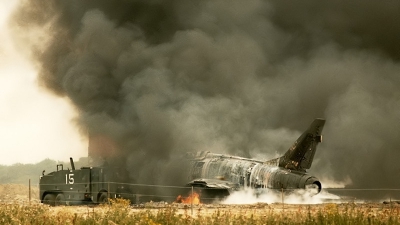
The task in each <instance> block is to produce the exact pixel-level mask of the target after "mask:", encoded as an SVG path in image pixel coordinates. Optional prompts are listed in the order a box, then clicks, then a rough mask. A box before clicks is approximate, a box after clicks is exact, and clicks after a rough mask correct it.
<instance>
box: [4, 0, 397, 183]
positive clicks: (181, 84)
mask: <svg viewBox="0 0 400 225" xmlns="http://www.w3.org/2000/svg"><path fill="white" fill-rule="evenodd" d="M399 12H400V2H398V1H387V2H382V1H374V0H371V1H361V0H356V1H344V0H333V1H320V0H309V1H289V0H272V1H261V0H250V1H242V0H229V1H227V0H226V1H224V0H205V1H190V0H189V1H187V0H165V1H161V0H160V1H157V0H146V1H145V0H119V1H117V0H114V1H109V0H96V1H94V0H93V1H91V0H69V1H59V0H48V1H42V0H25V1H21V3H20V6H19V7H18V9H17V10H16V12H15V14H14V16H13V20H12V22H11V26H12V28H14V35H15V39H16V41H17V43H19V44H20V45H24V46H25V44H28V47H29V49H30V52H29V53H30V55H31V57H32V58H33V59H34V60H35V62H36V63H37V66H38V68H39V71H40V74H39V76H40V77H39V79H40V82H41V84H42V85H44V86H45V87H46V88H47V89H48V90H50V91H52V92H53V93H55V94H57V95H60V96H68V98H70V99H71V101H72V102H73V104H74V105H75V106H76V108H77V110H78V111H79V113H80V114H79V118H78V121H79V125H80V127H81V128H82V129H84V130H87V131H88V133H90V134H93V135H97V134H98V135H104V136H107V137H109V138H110V139H112V140H113V142H115V143H116V149H117V150H116V152H115V154H114V155H113V156H110V161H114V162H118V163H119V164H124V165H126V167H127V169H128V171H129V172H130V177H131V178H132V179H133V180H135V181H136V182H141V183H161V182H166V180H170V181H171V182H172V181H174V182H173V183H175V184H176V182H177V180H180V181H182V180H184V177H180V176H179V174H182V173H181V171H183V170H186V168H179V166H180V165H176V164H175V167H173V166H171V165H169V164H171V163H170V159H171V158H174V157H176V155H180V154H182V153H183V152H190V151H201V150H210V151H214V152H221V153H222V152H224V153H229V154H234V155H240V156H245V157H256V156H260V155H261V156H262V157H264V158H265V159H267V158H269V157H275V156H277V155H281V154H283V153H284V152H285V151H286V150H287V149H288V148H289V146H290V145H291V144H292V142H293V141H294V140H296V138H297V137H298V136H299V135H300V134H301V132H302V131H303V130H305V129H306V128H307V127H308V125H309V124H310V123H311V121H312V120H313V119H314V118H316V117H324V118H326V119H327V123H326V125H325V130H324V137H325V138H324V142H323V143H322V144H321V145H320V146H319V149H318V152H317V154H316V157H315V162H314V165H313V167H312V168H311V172H312V173H313V174H316V175H319V177H320V178H322V180H323V179H324V178H325V179H332V180H335V181H338V182H340V181H349V182H350V183H349V185H351V186H353V187H385V188H389V187H398V186H399V185H400V180H399V179H397V175H398V173H399V172H400V166H399V163H398V159H399V158H400V149H399V148H400V138H399V134H400V88H399V87H400V64H399V60H400V26H399V24H400V23H399V22H400V13H399ZM166 165H169V166H166ZM160 168H164V169H160ZM165 168H174V169H171V170H173V171H174V172H173V174H174V176H173V178H172V176H169V175H168V176H167V175H163V174H160V171H164V170H166V169H165ZM167 171H170V170H168V169H167Z"/></svg>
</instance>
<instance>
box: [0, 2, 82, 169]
mask: <svg viewBox="0 0 400 225" xmlns="http://www.w3.org/2000/svg"><path fill="white" fill-rule="evenodd" d="M16 3H17V1H8V0H0V143H1V145H0V149H1V150H0V151H1V153H2V157H0V164H1V165H12V164H15V163H37V162H40V161H42V160H44V159H46V158H49V159H53V160H60V161H67V160H68V159H69V157H74V158H77V159H78V158H79V157H84V156H87V141H86V140H85V138H84V137H82V136H81V135H80V134H79V131H78V128H77V126H76V125H75V124H74V121H73V119H74V118H75V117H76V115H77V113H76V111H75V110H74V109H73V107H72V106H71V104H70V103H69V102H68V100H67V98H60V97H57V96H54V95H52V94H50V93H49V92H48V91H46V90H44V89H43V88H41V87H40V86H39V85H38V82H37V71H36V70H35V68H34V66H33V65H32V63H31V62H30V61H29V60H28V59H27V57H26V56H24V55H23V54H21V53H20V51H19V49H18V46H16V45H15V43H13V39H12V37H11V35H10V32H9V30H8V23H7V22H8V18H9V15H10V13H11V12H12V10H13V8H14V7H15V4H16ZM55 149H57V151H54V150H55Z"/></svg>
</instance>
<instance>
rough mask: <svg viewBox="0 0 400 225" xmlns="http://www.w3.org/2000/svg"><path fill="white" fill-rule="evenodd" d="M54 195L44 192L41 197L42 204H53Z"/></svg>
mask: <svg viewBox="0 0 400 225" xmlns="http://www.w3.org/2000/svg"><path fill="white" fill-rule="evenodd" d="M55 200H56V196H55V195H54V194H46V195H45V196H44V198H43V204H46V205H50V206H54V205H55V203H56V202H55Z"/></svg>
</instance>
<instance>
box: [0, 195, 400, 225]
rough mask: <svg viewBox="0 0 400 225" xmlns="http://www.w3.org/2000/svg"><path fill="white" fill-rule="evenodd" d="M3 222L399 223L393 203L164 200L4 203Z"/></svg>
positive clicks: (0, 212) (0, 217)
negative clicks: (141, 203)
mask: <svg viewBox="0 0 400 225" xmlns="http://www.w3.org/2000/svg"><path fill="white" fill-rule="evenodd" d="M0 224H138V225H139V224H229V225H234V224H238V225H239V224H400V208H399V207H397V204H396V205H390V204H351V203H346V204H332V203H330V204H318V205H282V204H252V205H229V206H226V205H225V206H212V205H196V206H195V207H194V209H193V211H192V210H191V208H190V205H182V204H165V207H162V208H141V209H138V208H133V207H132V206H131V205H129V202H127V201H125V200H117V201H113V202H111V203H110V204H107V205H100V206H91V207H89V206H79V207H77V206H58V207H49V206H46V205H43V204H38V203H31V204H17V203H15V204H10V203H2V204H0Z"/></svg>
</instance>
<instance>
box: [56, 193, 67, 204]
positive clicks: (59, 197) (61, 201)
mask: <svg viewBox="0 0 400 225" xmlns="http://www.w3.org/2000/svg"><path fill="white" fill-rule="evenodd" d="M55 205H65V196H64V194H62V193H60V194H58V195H57V196H56V199H55Z"/></svg>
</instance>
